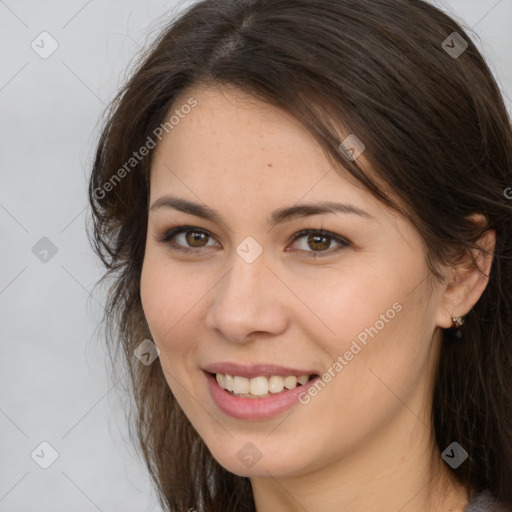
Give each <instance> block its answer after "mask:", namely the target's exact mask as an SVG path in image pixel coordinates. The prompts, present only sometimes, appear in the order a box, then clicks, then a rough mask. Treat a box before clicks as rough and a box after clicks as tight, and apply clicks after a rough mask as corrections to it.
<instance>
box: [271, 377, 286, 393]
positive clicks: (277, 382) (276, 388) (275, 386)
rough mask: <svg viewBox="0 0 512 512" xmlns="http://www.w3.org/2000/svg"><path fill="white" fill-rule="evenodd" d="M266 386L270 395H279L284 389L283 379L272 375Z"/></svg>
mask: <svg viewBox="0 0 512 512" xmlns="http://www.w3.org/2000/svg"><path fill="white" fill-rule="evenodd" d="M268 384H269V385H268V389H269V391H270V392H271V393H280V392H281V391H283V389H284V379H283V377H279V376H278V375H272V377H270V380H269V382H268Z"/></svg>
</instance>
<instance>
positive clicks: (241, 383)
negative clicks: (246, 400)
mask: <svg viewBox="0 0 512 512" xmlns="http://www.w3.org/2000/svg"><path fill="white" fill-rule="evenodd" d="M233 392H234V393H243V394H247V393H249V379H246V378H245V377H239V376H238V375H234V376H233Z"/></svg>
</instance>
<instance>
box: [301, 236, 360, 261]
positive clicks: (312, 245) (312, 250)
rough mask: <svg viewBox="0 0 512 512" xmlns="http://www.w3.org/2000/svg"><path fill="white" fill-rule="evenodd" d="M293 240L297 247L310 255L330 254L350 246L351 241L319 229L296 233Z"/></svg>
mask: <svg viewBox="0 0 512 512" xmlns="http://www.w3.org/2000/svg"><path fill="white" fill-rule="evenodd" d="M293 242H294V243H293V245H295V248H296V249H298V250H300V251H301V252H303V253H304V254H305V255H306V256H309V257H317V256H323V255H324V254H323V253H325V254H326V255H330V254H333V253H335V252H338V251H340V250H342V249H344V248H346V247H349V246H350V243H349V242H348V241H347V240H345V239H344V238H342V237H340V236H338V235H335V234H334V233H330V232H329V231H324V230H318V229H305V230H303V231H300V232H299V233H297V234H296V235H295V237H294V239H293ZM333 243H334V248H333ZM330 249H332V250H330Z"/></svg>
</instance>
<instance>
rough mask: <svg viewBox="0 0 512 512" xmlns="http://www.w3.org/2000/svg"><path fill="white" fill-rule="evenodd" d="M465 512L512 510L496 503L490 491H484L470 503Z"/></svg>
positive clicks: (508, 511)
mask: <svg viewBox="0 0 512 512" xmlns="http://www.w3.org/2000/svg"><path fill="white" fill-rule="evenodd" d="M464 512H512V510H511V509H510V508H507V507H505V506H504V505H503V504H501V503H500V502H498V501H496V499H495V498H494V497H493V496H492V495H491V494H490V493H489V492H488V491H484V492H482V493H480V494H478V495H477V496H476V497H475V498H474V499H473V500H472V501H471V502H470V503H468V505H467V507H466V508H465V509H464Z"/></svg>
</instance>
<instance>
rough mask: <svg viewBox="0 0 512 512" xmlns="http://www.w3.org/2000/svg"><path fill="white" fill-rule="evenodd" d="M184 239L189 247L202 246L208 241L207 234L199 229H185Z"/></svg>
mask: <svg viewBox="0 0 512 512" xmlns="http://www.w3.org/2000/svg"><path fill="white" fill-rule="evenodd" d="M185 240H186V241H187V243H188V244H189V245H190V246H191V247H204V246H205V245H206V243H208V235H207V234H206V233H202V232H200V231H187V232H185Z"/></svg>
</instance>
